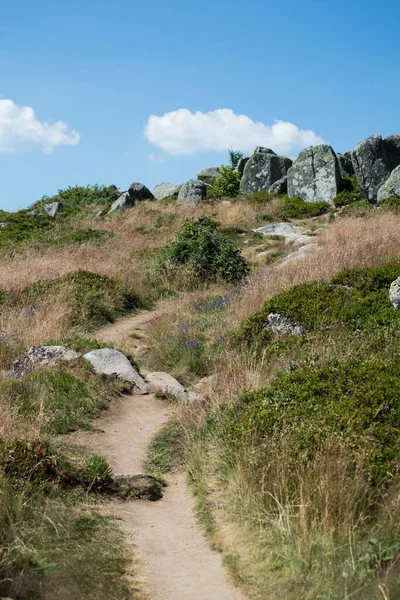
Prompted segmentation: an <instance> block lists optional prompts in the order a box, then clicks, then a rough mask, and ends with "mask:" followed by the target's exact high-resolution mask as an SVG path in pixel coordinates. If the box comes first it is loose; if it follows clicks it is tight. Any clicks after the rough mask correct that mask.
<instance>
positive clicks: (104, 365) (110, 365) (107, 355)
mask: <svg viewBox="0 0 400 600" xmlns="http://www.w3.org/2000/svg"><path fill="white" fill-rule="evenodd" d="M83 358H84V359H85V360H87V361H88V362H89V363H90V364H91V365H92V367H93V368H94V370H95V371H96V373H101V374H102V375H115V376H117V377H118V378H119V379H122V380H123V381H127V382H128V383H131V384H132V386H133V391H134V392H136V393H137V394H148V393H149V392H150V388H149V386H148V385H147V383H146V382H145V381H144V379H143V378H142V377H141V376H140V375H139V373H138V372H137V370H136V369H135V367H134V366H133V365H132V364H131V363H130V361H129V360H128V359H127V357H126V356H125V354H122V352H119V351H118V350H114V349H113V348H101V349H99V350H92V351H91V352H88V353H87V354H84V356H83Z"/></svg>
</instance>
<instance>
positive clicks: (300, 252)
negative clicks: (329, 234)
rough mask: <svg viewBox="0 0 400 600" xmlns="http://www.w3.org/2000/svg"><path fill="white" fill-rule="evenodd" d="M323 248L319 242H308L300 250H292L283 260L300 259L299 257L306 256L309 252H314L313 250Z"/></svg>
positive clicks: (316, 250)
mask: <svg viewBox="0 0 400 600" xmlns="http://www.w3.org/2000/svg"><path fill="white" fill-rule="evenodd" d="M318 250H321V246H319V245H318V244H306V245H305V246H301V248H299V249H298V250H295V251H294V252H291V253H290V254H288V255H287V256H286V258H284V260H283V262H291V261H292V260H298V259H299V258H304V257H305V256H307V255H308V254H312V253H313V252H318Z"/></svg>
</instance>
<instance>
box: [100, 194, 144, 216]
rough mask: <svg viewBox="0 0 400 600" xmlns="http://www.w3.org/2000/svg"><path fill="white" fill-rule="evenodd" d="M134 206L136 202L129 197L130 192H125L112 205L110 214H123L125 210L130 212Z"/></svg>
mask: <svg viewBox="0 0 400 600" xmlns="http://www.w3.org/2000/svg"><path fill="white" fill-rule="evenodd" d="M132 206H135V201H134V200H132V198H131V197H130V195H129V192H123V193H122V194H121V195H120V196H119V198H117V199H116V200H115V202H113V203H112V204H111V208H110V210H109V211H108V214H111V213H114V212H123V211H124V210H128V208H132ZM100 212H101V211H100Z"/></svg>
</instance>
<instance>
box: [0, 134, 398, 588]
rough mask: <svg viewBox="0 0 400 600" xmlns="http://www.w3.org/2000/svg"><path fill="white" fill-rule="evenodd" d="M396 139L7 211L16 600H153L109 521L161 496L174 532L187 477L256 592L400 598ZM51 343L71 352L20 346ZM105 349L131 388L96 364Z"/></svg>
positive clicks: (4, 260) (2, 250)
mask: <svg viewBox="0 0 400 600" xmlns="http://www.w3.org/2000/svg"><path fill="white" fill-rule="evenodd" d="M399 139H400V138H399V136H389V138H383V139H382V138H381V137H380V136H372V138H368V139H367V140H364V142H361V144H359V145H358V146H357V148H356V149H354V150H353V151H352V152H351V153H350V154H349V156H346V155H343V156H342V155H337V154H335V153H334V152H333V150H332V149H331V148H330V147H328V146H326V145H322V146H317V147H315V148H313V149H311V150H310V149H306V150H304V151H303V152H302V153H301V154H300V155H299V158H298V159H297V160H296V161H295V162H294V163H293V161H292V160H291V159H286V157H280V156H277V155H276V154H275V153H274V152H273V151H271V150H269V149H265V148H264V149H263V148H258V149H256V151H255V152H254V153H253V155H252V156H251V157H240V156H239V155H238V154H237V153H236V155H235V153H231V156H230V158H231V165H230V166H225V167H220V168H219V169H215V168H214V169H206V170H205V171H204V172H201V173H199V176H198V179H197V180H192V181H191V182H188V183H186V184H184V185H182V186H181V185H178V186H174V185H173V184H163V185H162V186H157V187H156V188H155V190H153V191H152V192H150V191H149V190H148V189H147V188H146V187H145V186H143V185H142V184H138V183H134V184H132V185H131V187H130V188H129V190H128V191H126V192H122V191H119V190H117V189H116V187H115V186H108V187H104V186H98V185H95V186H89V187H86V188H85V187H79V186H76V187H71V188H68V189H66V190H60V191H59V193H58V194H57V195H56V196H54V197H52V198H47V197H45V198H43V199H42V200H40V201H38V202H35V203H34V204H32V205H31V206H30V207H29V208H27V209H26V210H23V211H19V212H17V213H6V212H2V214H1V215H0V221H1V222H2V227H1V228H0V256H1V261H0V304H1V327H0V329H1V332H0V364H1V378H0V388H1V402H0V414H1V416H2V419H1V425H0V445H1V457H0V512H1V517H2V519H1V526H0V527H1V529H0V544H1V553H0V575H1V577H0V597H5V598H6V597H7V598H13V599H14V600H28V599H33V598H37V599H46V600H48V599H52V598H56V597H57V598H58V599H62V600H64V599H65V600H67V599H69V598H74V599H77V600H79V599H82V600H83V598H85V599H86V598H88V599H93V600H95V599H96V600H101V599H103V598H104V599H105V598H115V599H119V598H121V599H128V598H137V599H138V600H144V599H145V598H148V597H152V595H151V590H149V587H148V585H147V583H146V582H148V580H149V578H150V580H151V577H153V578H154V574H153V575H151V574H150V575H149V573H148V572H146V568H147V567H146V564H147V565H148V563H149V558H148V557H147V558H146V557H145V561H144V564H143V558H144V557H143V552H144V550H143V549H142V551H141V552H142V553H141V552H137V551H136V550H135V546H134V544H135V538H134V536H133V544H132V541H131V539H130V537H129V535H128V534H127V530H126V527H125V529H124V526H123V523H122V522H121V514H122V513H118V511H117V517H118V518H115V514H114V513H113V508H111V509H110V510H108V508H109V507H110V506H111V507H115V506H117V507H119V508H118V510H122V512H123V511H124V510H125V509H121V505H123V500H124V501H129V502H132V505H134V502H135V499H137V498H141V497H145V498H146V499H147V500H146V501H147V503H148V504H146V508H142V509H141V510H143V511H144V512H143V515H145V517H143V518H144V519H149V520H150V519H151V518H152V516H151V515H152V514H154V511H153V513H152V510H153V509H152V507H154V506H155V504H154V503H152V502H149V500H148V499H149V498H150V500H153V501H156V499H158V500H157V503H156V504H157V510H158V511H159V512H158V513H157V514H158V515H159V517H158V518H159V519H161V520H162V519H166V520H168V516H165V517H164V516H163V514H164V513H163V512H162V510H163V508H162V506H163V505H162V503H163V499H159V498H160V496H161V495H162V490H163V486H165V484H167V486H168V484H169V485H170V488H171V487H172V483H171V482H175V481H176V480H175V479H174V477H176V476H177V473H178V477H179V476H180V474H182V473H183V472H185V473H186V475H187V480H188V482H189V487H190V489H191V492H192V493H193V497H194V499H195V513H196V516H197V519H198V521H199V523H200V525H201V527H202V530H203V532H204V535H205V537H206V538H207V539H208V541H209V544H210V545H211V546H212V547H213V548H214V549H216V550H218V551H219V552H220V553H221V555H222V560H223V564H224V566H225V568H226V571H227V573H228V576H229V577H230V578H231V579H232V580H233V582H234V583H235V585H236V586H237V587H238V589H239V590H240V593H241V594H243V597H246V598H249V599H254V600H256V599H264V598H269V599H271V600H275V599H276V600H284V599H285V600H291V599H295V598H301V599H302V600H317V599H321V600H322V599H323V600H342V599H345V598H346V599H347V598H352V599H353V598H354V599H359V600H361V599H362V600H375V599H378V598H382V599H383V600H388V599H390V600H396V598H398V597H400V538H399V531H400V530H399V525H400V512H399V482H400V479H399V466H400V464H399V450H400V430H399V416H400V415H399V411H400V370H399V353H400V346H399V344H400V342H399V339H400V338H399V323H400V312H399V310H398V308H396V302H395V301H393V298H394V296H393V294H394V292H393V294H392V297H390V295H389V290H390V288H391V285H392V282H394V281H395V280H396V279H397V278H398V277H399V276H400V210H399V207H400V189H399V188H398V187H396V186H397V185H398V184H397V180H398V170H399V163H400V143H399ZM366 148H367V150H368V151H367V150H366ZM374 152H375V153H376V154H377V155H379V157H381V158H380V160H381V165H383V166H384V167H385V169H383V167H382V169H381V170H379V172H378V170H377V169H375V171H374V170H373V167H371V166H370V165H368V164H367V160H369V159H368V157H369V158H370V159H371V161H372V163H373V164H376V160H375V159H374V154H373V153H374ZM371 157H372V158H371ZM382 157H383V158H382ZM289 162H290V164H289ZM310 173H311V175H310ZM320 173H323V174H324V175H323V177H324V179H323V181H322V180H321V175H320ZM366 173H369V174H370V175H371V176H370V177H367V175H366ZM260 174H261V176H260ZM262 178H264V179H262ZM260 181H261V183H260ZM321 181H322V183H321ZM255 183H257V185H258V187H257V186H256V185H255ZM311 196H312V197H311ZM393 289H394V288H392V290H393ZM394 291H396V290H394ZM111 323H113V325H112V326H110V325H109V324H111ZM110 327H111V329H110ZM38 346H62V347H63V348H64V349H67V350H68V351H73V353H72V354H71V355H68V356H67V355H66V354H65V353H64V354H63V355H62V356H61V360H59V357H58V358H57V359H54V361H53V358H54V356H53V355H52V356H50V354H46V356H45V360H43V355H41V358H39V359H37V357H36V354H35V351H34V352H33V354H30V355H28V357H27V355H25V354H24V353H25V352H26V350H27V349H28V348H31V347H38ZM105 347H107V348H111V350H114V351H120V352H122V353H123V354H124V355H125V356H126V357H127V359H125V360H126V364H125V363H124V369H128V371H129V374H131V375H132V379H129V376H124V377H115V376H114V373H115V372H116V371H113V370H112V368H111V370H110V369H108V371H107V370H106V369H103V371H101V370H99V369H98V367H97V366H96V361H95V359H93V355H94V356H95V357H96V356H99V355H96V352H97V351H101V350H102V349H103V348H105ZM52 352H54V350H53V351H52ZM63 352H64V350H63ZM88 353H90V354H92V358H91V359H90V360H89V358H90V357H89V358H88ZM39 354H40V353H39ZM33 355H35V357H36V358H35V361H36V360H37V363H36V362H35V361H34V360H33V359H31V358H30V357H31V356H33ZM21 357H22V359H21ZM114 358H115V356H114ZM17 359H19V362H18V363H17V366H15V361H16V360H17ZM62 359H64V360H62ZM120 359H121V358H120ZM121 360H122V359H121ZM18 365H19V366H18ZM27 365H28V366H27ZM130 369H132V371H131V370H130ZM128 371H126V370H125V371H124V373H127V372H128ZM139 373H140V375H139ZM159 373H168V374H169V375H170V376H172V377H173V378H175V379H176V380H177V381H175V382H174V381H173V380H168V385H166V384H165V380H162V381H161V380H160V377H159ZM157 374H158V376H157V377H158V378H157V377H156V375H157ZM141 376H142V377H143V379H142V377H141ZM178 382H179V383H180V384H181V386H179V384H178V387H177V383H178ZM141 386H143V387H141ZM132 391H133V394H134V396H135V394H136V398H137V399H142V400H141V402H142V404H140V402H139V400H137V402H138V407H139V406H141V407H142V408H141V409H140V410H143V413H141V415H142V414H143V419H144V420H146V414H148V413H146V410H147V408H148V407H150V406H153V407H155V410H157V411H160V412H157V418H156V419H155V422H154V423H155V424H154V427H155V430H154V431H153V430H152V429H151V430H150V431H149V436H150V437H153V440H152V442H151V445H150V447H149V449H148V453H147V454H148V455H147V458H146V461H145V468H146V471H145V473H146V475H147V474H148V475H149V476H151V477H149V479H146V485H145V486H144V488H142V487H140V486H139V487H137V484H136V482H133V483H132V481H131V480H129V477H128V476H132V475H137V474H138V472H137V470H138V468H139V467H140V461H139V459H138V458H137V456H136V458H135V461H136V462H135V461H134V460H132V464H133V465H134V468H135V471H136V472H135V473H132V472H129V465H130V462H129V454H127V455H126V456H125V459H126V461H127V463H124V465H123V467H124V468H123V469H122V470H121V472H117V471H116V470H115V469H116V467H115V465H114V463H113V461H114V460H115V461H116V464H118V461H117V459H116V458H115V456H116V453H118V452H120V451H122V450H121V448H120V447H119V446H120V445H123V444H119V443H118V440H117V441H116V440H115V437H113V435H114V433H115V431H114V430H115V428H114V425H115V423H117V422H118V426H121V427H122V428H123V425H124V423H127V422H128V421H126V420H124V418H122V417H121V414H125V413H119V412H118V411H119V410H120V409H121V407H122V408H123V410H125V409H126V410H127V411H128V413H126V414H129V415H130V416H129V419H133V418H134V416H132V415H133V413H130V412H129V410H130V409H129V406H130V407H132V405H131V404H129V402H128V403H127V399H128V398H131V396H130V394H131V393H132ZM147 392H151V393H150V395H149V396H147V395H146V394H147ZM153 393H154V394H153ZM139 394H140V396H139ZM143 398H149V401H148V403H147V404H146V402H145V401H144V400H143ZM152 403H153V404H152ZM124 407H125V408H124ZM126 407H128V408H126ZM121 410H122V409H121ZM138 410H139V409H138ZM164 414H167V417H165V418H164V416H163V415H164ZM104 415H108V416H106V417H104ZM118 415H119V416H118ZM114 417H115V418H116V421H113V420H112V419H113V418H114ZM99 418H100V421H98V419H99ZM104 418H106V419H107V418H110V419H111V421H110V422H109V421H101V419H104ZM149 418H150V417H149ZM118 419H119V420H118ZM127 419H128V417H127ZM99 423H100V424H101V423H103V424H104V423H106V425H107V426H104V427H103V426H102V425H101V426H100V428H99ZM129 423H131V421H129ZM102 430H103V432H104V436H105V437H104V436H103V432H102ZM153 433H154V434H155V435H154V436H153ZM126 435H127V436H130V438H129V439H131V438H133V437H134V436H135V432H134V430H132V429H129V431H128V433H126ZM146 435H147V434H146ZM107 436H108V437H107ZM93 440H94V441H93ZM104 440H106V441H104ZM147 443H148V441H147V438H146V440H144V441H143V444H147ZM102 444H104V445H103V446H102ZM110 446H112V448H113V449H114V450H113V451H112V452H111V451H110ZM107 448H108V450H107ZM134 448H135V449H134V450H132V452H133V451H135V452H136V451H137V452H138V455H139V450H140V452H142V450H143V445H142V446H141V447H140V449H138V448H139V447H136V446H135V447H134ZM113 452H114V453H113ZM138 465H139V466H138ZM132 468H133V466H132ZM122 471H124V472H122ZM116 475H123V476H125V478H128V479H126V480H123V483H122V484H121V481H120V480H119V479H118V478H116V477H115V476H116ZM149 482H150V483H149ZM140 485H142V484H140ZM182 486H183V487H184V483H183V480H182ZM166 489H167V490H168V489H169V488H168V487H167V488H166ZM164 493H165V494H168V493H169V492H168V491H166V490H165V489H164ZM171 493H173V492H171ZM182 493H183V492H182ZM166 497H167V496H166ZM182 497H183V496H182ZM127 498H128V500H127ZM136 501H137V502H139V501H138V500H136ZM140 502H144V501H143V500H140ZM172 502H173V496H172ZM138 506H139V504H138ZM140 506H142V505H140ZM166 506H167V507H169V508H168V510H171V502H170V503H168V502H167V503H166ZM125 507H126V505H125ZM132 510H133V511H134V510H135V509H134V508H132ZM165 510H167V508H166V509H165ZM125 512H129V511H128V510H127V509H126V510H125ZM167 514H170V513H167ZM175 517H176V515H175ZM187 518H188V519H190V518H191V517H190V516H189V517H187ZM177 520H178V521H179V519H177ZM145 522H146V523H147V522H148V521H145ZM174 527H175V525H174ZM176 527H179V524H177V525H176ZM176 531H179V529H176ZM175 542H176V543H177V544H178V543H179V539H176V540H175ZM171 543H172V542H171ZM193 543H195V544H200V542H198V541H196V542H193ZM139 549H140V543H139ZM135 552H136V556H135ZM171 552H173V548H171ZM204 552H205V553H206V552H207V549H205V550H204ZM165 553H166V554H167V553H168V552H167V551H165ZM177 556H178V555H177ZM146 560H147V563H146ZM199 560H200V559H199ZM155 564H158V563H157V562H156V561H155ZM207 564H208V563H207ZM213 564H214V563H213ZM218 565H219V563H218ZM187 568H188V569H190V565H189V559H188V567H187ZM213 568H214V566H213ZM219 568H220V566H215V569H219ZM193 573H194V575H193V576H192V577H195V576H196V571H195V570H194V571H193ZM221 573H222V571H221ZM221 573H219V571H218V577H219V579H218V586H221V587H219V588H218V589H219V590H222V591H220V592H219V594H220V595H219V597H220V598H222V597H225V596H223V593H227V596H226V597H227V598H228V597H232V598H233V597H234V595H233V594H236V592H234V591H233V588H232V590H231V591H229V590H230V588H229V589H228V588H227V589H228V591H227V592H226V589H225V587H224V585H225V584H224V577H223V574H221ZM165 576H166V577H167V576H168V574H166V575H165ZM171 581H173V577H172V575H171ZM169 583H170V582H169ZM169 583H168V585H169ZM209 584H210V585H211V586H212V585H213V582H212V581H211V582H209ZM168 585H167V584H166V589H168V590H169V592H168V593H169V594H170V596H168V597H171V598H173V588H171V589H172V591H171V590H170V588H169V587H168ZM171 585H172V584H171ZM216 585H217V584H216ZM237 593H238V594H239V592H237ZM166 597H167V596H166ZM235 597H236V596H235ZM237 597H239V596H237Z"/></svg>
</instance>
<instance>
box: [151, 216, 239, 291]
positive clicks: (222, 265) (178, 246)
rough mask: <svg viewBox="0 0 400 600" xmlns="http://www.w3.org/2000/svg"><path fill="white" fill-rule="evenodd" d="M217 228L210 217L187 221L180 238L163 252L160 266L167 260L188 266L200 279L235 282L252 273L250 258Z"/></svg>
mask: <svg viewBox="0 0 400 600" xmlns="http://www.w3.org/2000/svg"><path fill="white" fill-rule="evenodd" d="M218 228H219V223H218V222H217V221H215V220H213V219H211V218H210V217H200V218H199V219H197V220H193V219H190V220H188V221H186V223H184V225H183V226H182V229H181V231H180V233H179V234H178V236H177V240H176V241H174V242H172V243H170V244H169V245H168V246H167V247H166V248H165V249H164V251H163V252H162V255H161V263H160V264H161V268H163V267H165V266H166V265H167V264H168V263H173V264H177V265H188V266H190V267H191V268H192V269H193V272H194V274H195V276H196V277H197V278H198V279H199V280H201V281H213V280H216V279H223V280H225V281H228V282H229V283H233V282H236V281H239V280H241V279H243V278H244V277H246V276H247V275H248V274H249V272H250V268H249V265H248V263H247V261H246V260H245V259H244V258H243V257H242V256H241V255H240V251H239V250H238V249H237V248H236V247H235V245H234V243H233V241H232V240H231V239H230V238H229V237H227V236H224V235H221V234H220V233H219V232H218Z"/></svg>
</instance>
